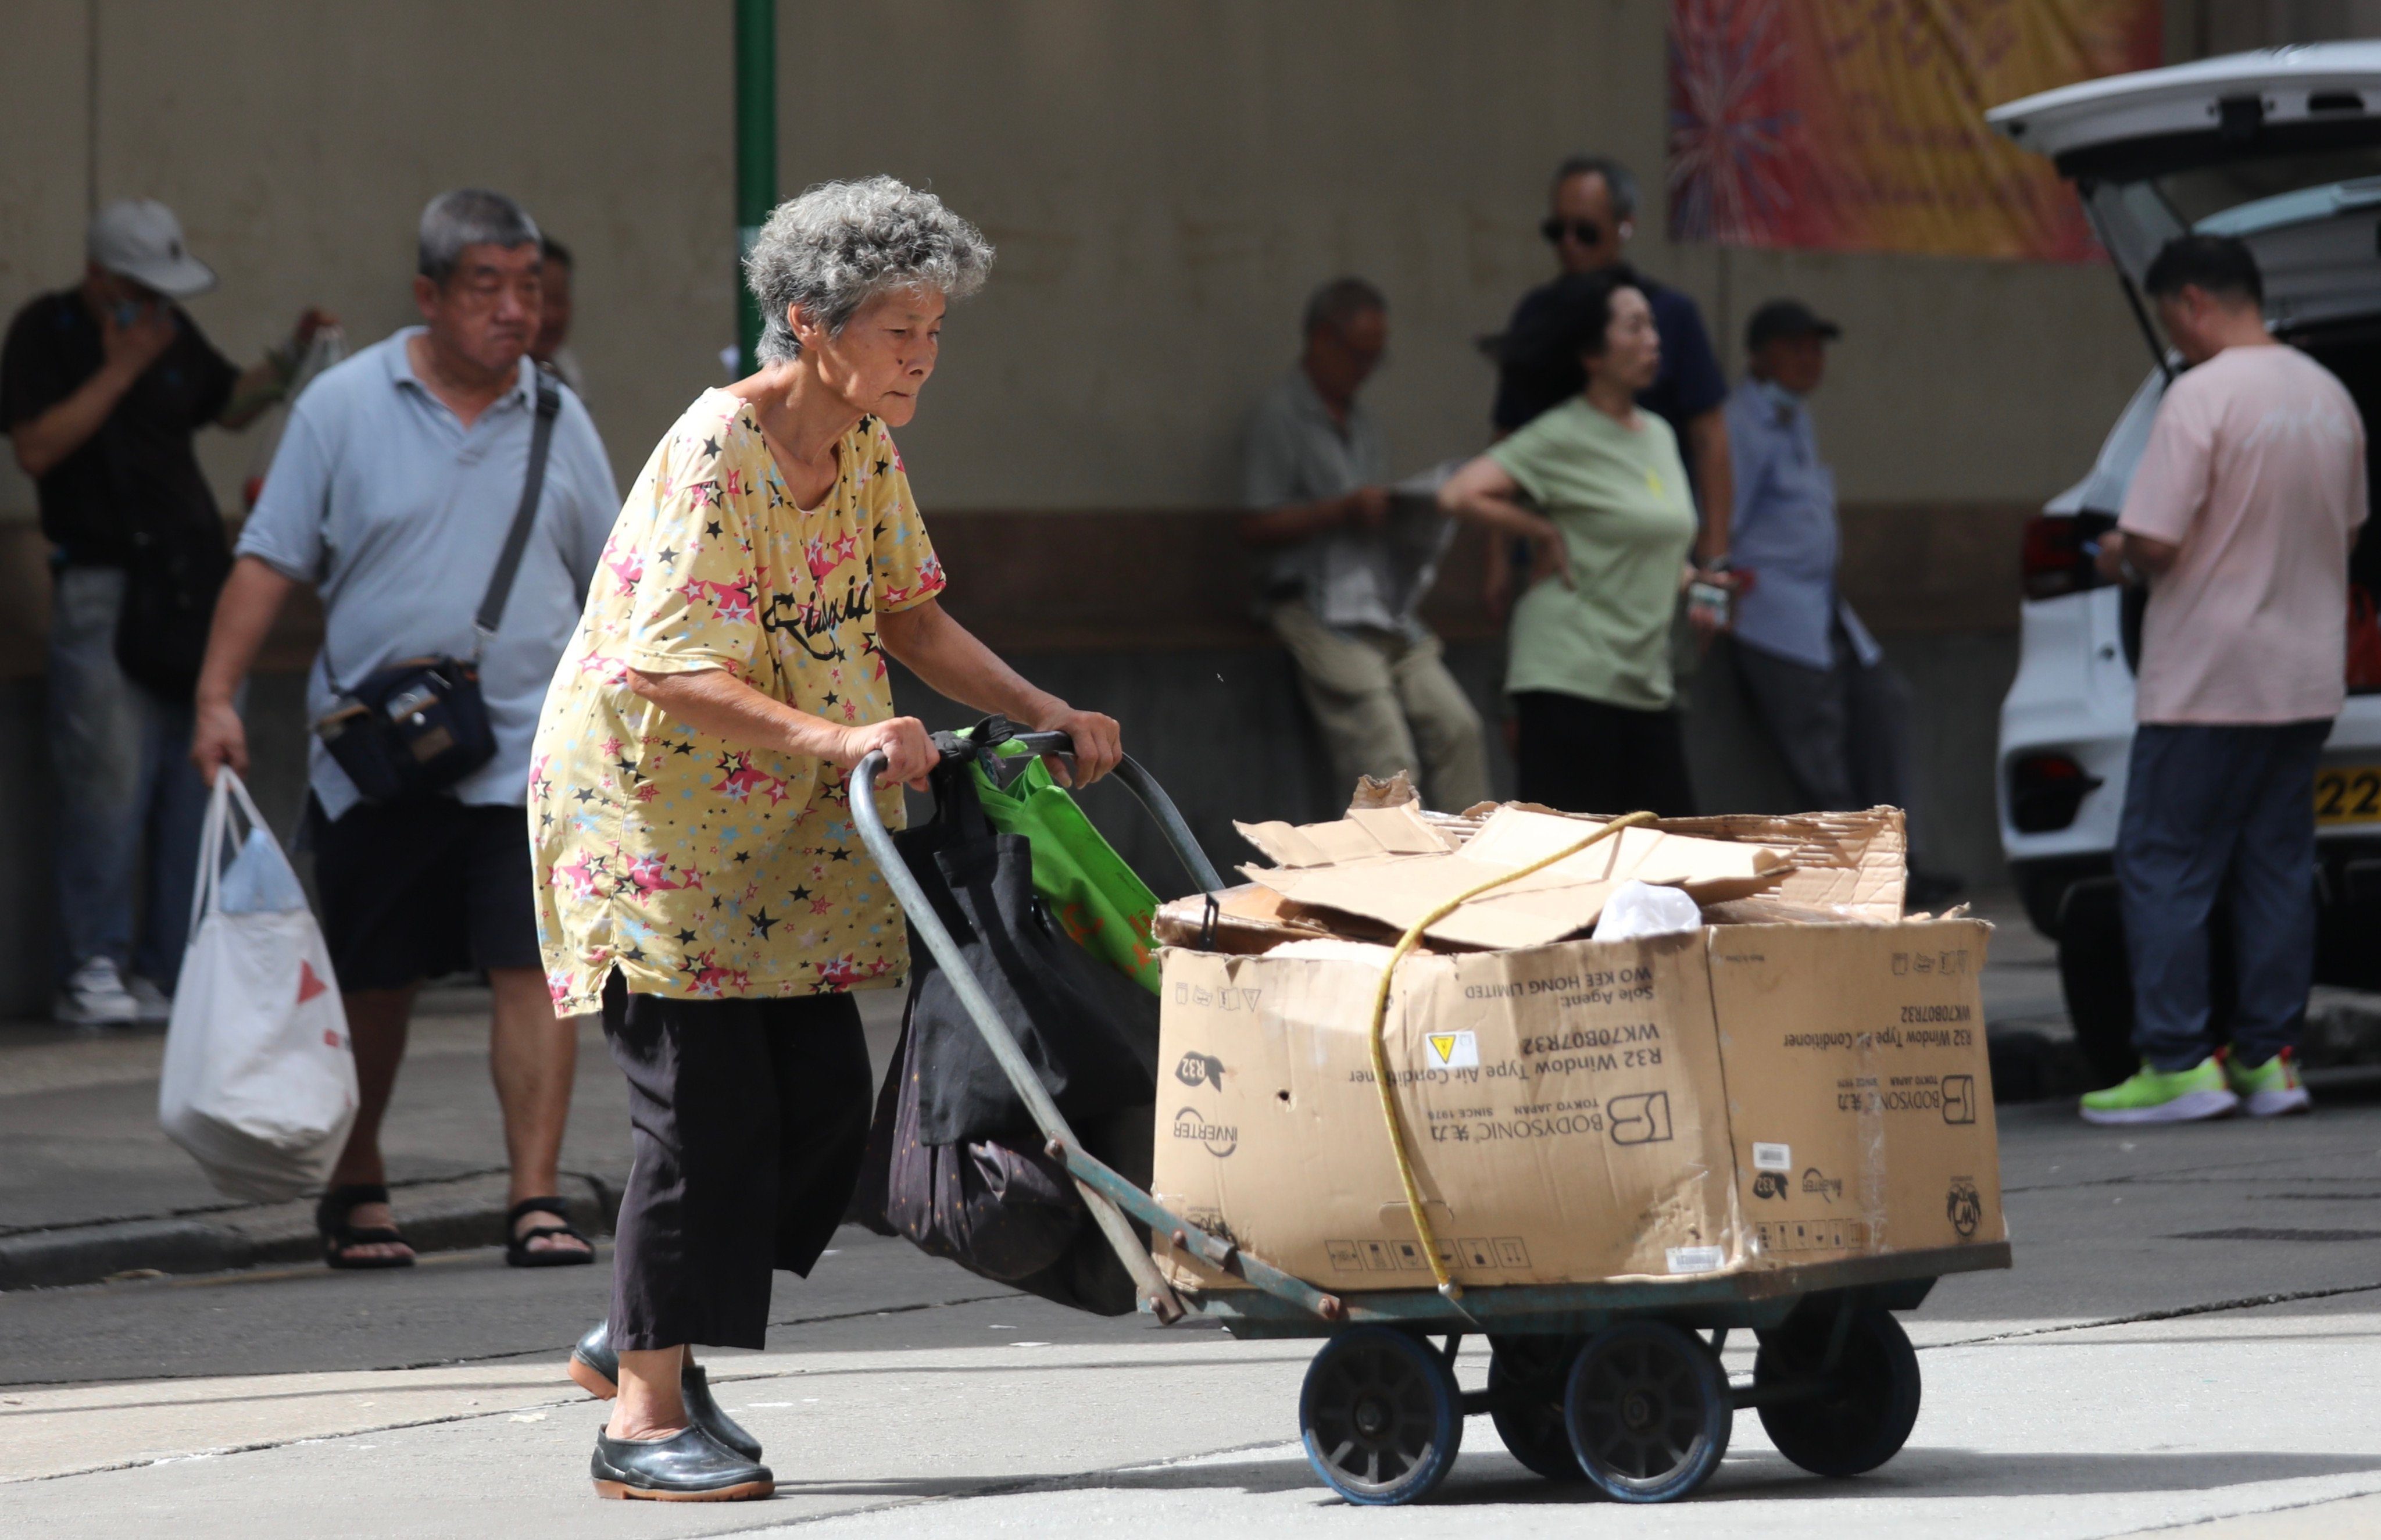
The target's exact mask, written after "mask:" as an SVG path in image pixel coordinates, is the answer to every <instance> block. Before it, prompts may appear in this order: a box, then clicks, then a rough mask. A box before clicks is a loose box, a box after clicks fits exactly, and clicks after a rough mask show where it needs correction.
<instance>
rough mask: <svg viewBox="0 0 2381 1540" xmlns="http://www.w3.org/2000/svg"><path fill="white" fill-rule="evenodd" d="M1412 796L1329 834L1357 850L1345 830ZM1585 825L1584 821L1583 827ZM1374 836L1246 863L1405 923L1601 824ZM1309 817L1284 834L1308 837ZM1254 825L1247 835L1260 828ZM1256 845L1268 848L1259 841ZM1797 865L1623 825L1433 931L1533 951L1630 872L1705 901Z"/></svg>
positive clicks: (1280, 844)
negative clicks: (1441, 847) (1319, 856)
mask: <svg viewBox="0 0 2381 1540" xmlns="http://www.w3.org/2000/svg"><path fill="white" fill-rule="evenodd" d="M1409 808H1410V804H1409V805H1408V806H1401V807H1398V808H1392V809H1382V810H1378V811H1377V812H1370V813H1361V814H1356V815H1351V817H1350V818H1349V819H1344V820H1341V821H1340V824H1338V825H1320V826H1321V827H1324V828H1328V829H1331V830H1333V831H1334V832H1333V834H1332V835H1331V836H1330V839H1331V841H1334V842H1341V843H1342V848H1360V845H1359V841H1357V840H1356V839H1355V838H1354V837H1351V836H1349V835H1348V834H1347V832H1346V828H1347V825H1350V824H1354V823H1355V822H1356V819H1357V818H1358V817H1363V818H1369V819H1374V820H1380V821H1383V822H1386V820H1387V819H1389V818H1391V817H1393V816H1395V815H1398V814H1406V813H1408V812H1409ZM1582 824H1584V825H1586V826H1584V827H1583V826H1582ZM1358 826H1359V827H1360V828H1362V829H1364V830H1366V831H1367V837H1371V838H1372V839H1373V840H1374V853H1372V854H1365V855H1358V856H1355V857H1353V858H1351V859H1348V860H1343V861H1338V862H1324V863H1310V864H1300V865H1291V864H1288V863H1287V862H1286V863H1285V864H1284V865H1283V866H1280V867H1276V868H1272V869H1265V868H1258V867H1249V868H1244V870H1245V871H1246V872H1247V874H1248V875H1250V876H1251V877H1252V878H1254V879H1255V880H1256V881H1257V882H1259V883H1261V884H1263V885H1264V886H1265V887H1267V888H1270V889H1272V890H1273V891H1274V892H1276V893H1278V894H1280V895H1282V896H1283V897H1284V898H1289V899H1291V900H1293V901H1295V902H1296V903H1298V904H1300V905H1305V906H1310V907H1315V908H1324V909H1332V910H1338V911H1344V912H1346V913H1349V914H1351V915H1356V916H1359V917H1361V918H1363V919H1368V920H1373V921H1377V922H1381V923H1386V924H1387V925H1390V926H1392V927H1394V928H1396V929H1398V930H1403V929H1404V928H1405V927H1406V926H1409V925H1411V924H1413V923H1415V922H1416V921H1418V920H1421V919H1422V917H1423V916H1425V915H1427V914H1428V913H1430V912H1431V911H1433V910H1435V909H1436V908H1438V907H1439V906H1440V905H1442V904H1444V903H1446V902H1447V901H1448V900H1450V899H1452V898H1456V897H1457V896H1458V895H1459V894H1461V893H1464V892H1467V891H1469V890H1470V889H1471V888H1474V887H1477V886H1480V885H1481V884H1482V883H1484V882H1486V881H1488V880H1490V879H1491V878H1493V877H1495V876H1496V875H1497V874H1500V873H1506V872H1512V871H1517V870H1520V868H1522V867H1525V866H1528V865H1530V864H1532V863H1533V862H1537V861H1540V860H1543V859H1545V857H1547V856H1549V855H1552V854H1554V853H1555V852H1556V851H1557V850H1560V849H1563V848H1564V847H1566V846H1569V845H1572V844H1576V843H1577V842H1578V841H1579V840H1580V838H1581V837H1582V836H1584V835H1585V834H1587V833H1590V832H1592V830H1593V828H1594V827H1595V826H1597V825H1595V824H1594V823H1593V821H1592V820H1580V819H1575V818H1568V817H1565V816H1563V815H1561V814H1558V813H1541V812H1535V811H1532V810H1530V809H1525V808H1519V807H1503V808H1499V809H1497V810H1496V813H1493V814H1491V815H1490V816H1489V817H1488V819H1487V820H1486V821H1485V822H1484V824H1483V825H1481V827H1480V829H1479V832H1478V833H1476V834H1474V835H1473V836H1472V837H1471V838H1470V839H1468V840H1466V841H1465V842H1464V844H1463V847H1462V848H1461V849H1459V850H1454V851H1442V852H1440V853H1436V854H1423V853H1393V852H1391V851H1389V850H1388V849H1386V846H1385V845H1383V844H1382V843H1381V840H1382V837H1383V835H1382V834H1381V833H1374V832H1372V825H1358ZM1314 827H1316V826H1314V825H1310V826H1309V828H1307V829H1294V830H1290V831H1289V832H1290V833H1291V834H1294V835H1299V836H1311V835H1312V833H1313V829H1314ZM1407 829H1420V830H1422V832H1423V833H1424V834H1426V835H1428V836H1429V837H1431V838H1433V839H1436V838H1437V835H1436V833H1435V831H1432V830H1431V829H1430V828H1429V826H1428V825H1425V824H1423V823H1422V821H1421V819H1420V818H1419V816H1418V815H1417V816H1413V817H1412V820H1411V823H1410V825H1392V826H1391V827H1390V828H1389V829H1387V830H1386V833H1387V834H1389V835H1391V836H1394V837H1403V836H1404V831H1405V830H1407ZM1257 832H1261V831H1251V832H1250V837H1251V840H1252V843H1255V842H1256V833H1257ZM1273 845H1274V849H1276V850H1277V851H1279V852H1281V853H1282V854H1285V855H1300V856H1303V855H1305V854H1306V853H1308V851H1309V850H1319V849H1325V843H1324V842H1322V841H1314V840H1312V839H1310V840H1309V841H1308V843H1307V844H1306V845H1305V846H1300V845H1298V844H1297V843H1295V842H1293V841H1290V840H1287V839H1281V838H1275V839H1274V840H1273ZM1260 848H1261V849H1262V848H1264V847H1263V846H1260ZM1789 870H1790V867H1789V862H1788V859H1787V856H1786V852H1785V851H1783V850H1781V849H1776V848H1773V847H1769V846H1764V845H1758V844H1753V843H1751V842H1746V841H1723V840H1712V839H1701V838H1695V837H1689V836H1683V835H1677V834H1671V833H1667V832H1666V831H1663V830H1659V829H1651V828H1630V829H1624V830H1622V831H1621V832H1620V833H1619V834H1618V835H1616V836H1614V837H1612V838H1610V839H1607V840H1605V841H1603V842H1601V843H1599V844H1596V845H1594V846H1591V847H1590V848H1589V849H1585V850H1582V851H1581V852H1579V853H1578V854H1577V855H1574V856H1570V857H1569V858H1567V859H1565V860H1562V861H1559V862H1556V863H1555V864H1554V865H1552V866H1550V867H1548V868H1546V869H1545V871H1543V872H1537V873H1533V874H1531V875H1529V876H1526V877H1522V878H1520V879H1517V880H1516V881H1515V882H1513V883H1511V884H1510V885H1508V886H1506V887H1503V888H1500V889H1498V890H1496V891H1495V892H1492V893H1489V894H1486V895H1484V897H1481V898H1474V899H1472V900H1471V901H1470V902H1469V903H1466V904H1464V905H1463V906H1462V907H1461V908H1459V909H1458V910H1457V911H1454V912H1453V913H1452V914H1449V915H1447V917H1446V918H1445V919H1443V920H1441V921H1439V922H1438V923H1436V924H1435V925H1433V926H1432V927H1431V928H1430V931H1429V933H1428V934H1429V935H1430V936H1431V938H1432V939H1434V940H1436V941H1441V942H1446V943H1449V944H1452V945H1457V946H1465V947H1531V946H1539V945H1543V944H1544V943H1546V942H1550V941H1555V940H1557V939H1559V938H1561V937H1563V936H1566V935H1571V934H1573V933H1575V932H1578V931H1581V930H1583V929H1585V928H1587V927H1588V926H1590V925H1593V924H1594V923H1595V921H1596V918H1597V916H1599V915H1600V914H1602V913H1603V912H1604V902H1605V899H1606V898H1607V897H1608V896H1609V895H1610V894H1611V892H1612V890H1613V889H1614V888H1615V887H1617V886H1619V885H1620V884H1621V883H1623V882H1628V881H1631V880H1635V881H1639V882H1652V883H1662V884H1669V885H1674V886H1679V887H1681V888H1684V889H1685V890H1686V892H1687V893H1688V894H1689V895H1690V896H1691V897H1693V898H1695V899H1696V900H1697V901H1698V902H1705V901H1718V900H1720V899H1724V898H1744V897H1747V896H1749V895H1751V894H1753V893H1759V892H1764V891H1767V890H1769V889H1772V888H1775V887H1777V886H1778V885H1779V884H1780V883H1781V882H1782V881H1784V880H1785V878H1786V876H1787V874H1788V873H1789Z"/></svg>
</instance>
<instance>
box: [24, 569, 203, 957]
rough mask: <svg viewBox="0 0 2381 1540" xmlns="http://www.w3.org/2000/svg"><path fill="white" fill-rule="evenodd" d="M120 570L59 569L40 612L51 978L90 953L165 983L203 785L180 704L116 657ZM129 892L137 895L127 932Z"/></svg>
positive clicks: (183, 915)
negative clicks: (51, 835)
mask: <svg viewBox="0 0 2381 1540" xmlns="http://www.w3.org/2000/svg"><path fill="white" fill-rule="evenodd" d="M123 603H124V574H123V573H122V572H121V571H118V570H116V568H108V567H69V568H65V569H64V570H62V571H60V572H59V573H58V574H57V581H56V584H55V587H54V589H53V590H52V609H51V615H50V681H49V682H50V722H49V727H50V760H51V764H52V767H53V770H54V772H55V777H56V782H57V796H58V806H57V826H56V830H55V865H56V870H57V885H58V920H59V930H60V933H61V935H60V940H61V943H62V945H61V947H60V948H59V950H60V953H61V956H60V958H59V965H60V976H61V977H63V976H65V975H66V974H69V973H71V972H74V970H76V969H77V968H79V967H81V966H82V965H83V964H84V963H86V962H88V961H90V960H91V959H92V958H95V957H104V958H108V959H112V960H114V961H115V962H116V965H117V966H118V967H119V968H120V967H125V966H129V967H130V969H131V970H132V972H136V973H139V974H140V975H142V976H143V977H145V978H148V979H151V980H153V981H154V982H155V983H156V984H158V985H159V986H160V987H161V988H164V989H166V990H168V991H170V990H171V989H172V988H173V987H174V979H175V975H176V974H177V973H179V972H181V968H182V946H183V943H184V941H185V940H186V938H187V933H188V931H189V923H190V890H191V886H192V884H193V882H194V881H195V880H196V878H197V875H198V863H199V834H200V832H201V825H202V824H203V823H204V821H205V818H206V811H207V788H206V786H205V784H204V783H203V782H201V780H200V779H199V773H198V771H197V770H196V769H195V768H193V767H192V765H191V764H190V727H191V710H190V703H189V702H187V701H183V702H178V703H177V702H170V701H167V700H165V699H164V698H162V697H160V696H157V695H154V694H152V693H151V692H150V691H146V690H144V689H142V688H141V687H140V686H139V685H137V684H134V683H133V682H132V681H131V680H130V679H128V678H125V677H124V670H123V669H121V668H119V667H117V666H116V613H117V611H118V610H119V609H121V608H122V607H123ZM136 895H139V896H141V897H144V898H145V899H146V902H145V903H143V904H142V905H141V906H140V907H141V908H142V909H143V910H144V911H145V912H144V913H143V915H142V916H141V923H140V929H139V934H138V937H137V940H136V936H135V933H134V927H133V911H134V907H135V898H136Z"/></svg>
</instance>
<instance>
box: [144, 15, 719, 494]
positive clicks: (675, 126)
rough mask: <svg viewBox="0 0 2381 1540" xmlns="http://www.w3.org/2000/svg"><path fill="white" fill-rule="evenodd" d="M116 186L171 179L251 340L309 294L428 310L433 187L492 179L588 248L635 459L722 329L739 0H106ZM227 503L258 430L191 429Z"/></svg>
mask: <svg viewBox="0 0 2381 1540" xmlns="http://www.w3.org/2000/svg"><path fill="white" fill-rule="evenodd" d="M101 15H102V18H103V19H102V36H101V54H100V60H101V71H100V79H101V103H102V129H101V135H100V177H99V179H100V188H101V193H102V196H103V197H116V196H122V195H127V194H149V195H153V196H155V197H159V198H163V199H165V200H166V201H167V202H171V203H172V204H173V205H174V206H175V208H176V209H177V211H178V212H179V213H180V214H181V215H182V218H183V220H184V222H185V224H186V226H188V228H189V237H190V242H191V245H192V247H193V249H195V250H196V251H199V252H200V253H201V255H202V256H203V257H204V258H205V259H206V260H207V261H209V262H210V263H214V265H215V267H216V268H217V269H218V271H220V272H221V273H222V274H223V276H224V283H223V287H221V288H219V289H218V290H216V291H215V293H214V294H212V295H209V296H207V297H205V298H204V299H200V300H197V301H195V302H194V303H193V304H192V305H191V307H190V309H191V312H192V313H193V314H194V315H196V316H197V317H198V319H199V321H200V323H201V325H203V326H204V327H205V328H206V329H207V331H208V333H209V335H210V336H213V337H214V339H215V341H216V343H217V345H218V346H219V347H221V348H224V349H225V350H226V352H228V353H229V354H231V355H232V356H233V357H234V358H235V359H237V360H238V361H243V362H245V361H248V360H250V359H251V358H253V357H254V356H255V355H256V353H257V351H258V350H259V349H261V348H263V346H264V345H265V344H267V343H268V342H270V341H272V340H273V339H275V337H277V336H283V335H285V334H286V332H287V327H288V325H289V323H290V322H291V320H292V319H294V318H295V316H296V314H297V312H298V311H299V308H300V307H301V306H302V305H303V304H305V303H307V302H310V301H311V302H318V303H321V304H324V305H326V306H328V307H329V308H331V309H333V310H335V311H336V312H338V314H339V315H340V316H341V318H342V319H343V320H344V321H345V322H346V323H347V325H348V335H349V336H350V338H351V339H353V340H354V341H356V342H358V343H363V342H369V341H372V340H374V339H377V338H379V337H381V336H386V335H387V334H388V332H389V331H391V330H392V329H394V328H396V327H397V326H400V325H405V324H409V323H411V322H412V321H413V320H415V319H416V316H415V312H414V311H413V306H412V299H411V297H410V293H409V281H410V278H411V275H412V272H413V263H414V252H413V241H414V228H415V222H416V221H417V219H418V218H419V217H420V214H421V205H422V204H423V203H424V202H426V201H427V200H428V199H429V198H430V197H431V196H432V195H433V194H435V193H436V192H438V191H440V190H442V189H446V188H450V187H456V186H460V185H465V184H477V185H482V186H487V187H493V188H495V189H499V190H502V191H505V192H508V193H510V194H512V195H513V196H515V197H518V198H519V199H520V200H521V201H522V202H524V203H525V204H527V205H528V207H529V209H530V211H531V214H534V215H535V216H536V217H537V218H538V219H539V221H540V222H541V223H542V224H543V225H545V226H549V227H550V228H552V229H553V230H554V232H555V233H556V234H557V235H559V236H560V237H562V238H564V239H566V240H568V242H570V244H571V245H572V247H573V248H574V250H575V251H578V252H579V254H580V275H579V277H580V284H579V303H580V314H581V315H582V316H583V317H584V318H585V321H584V324H583V325H582V326H581V328H580V332H579V335H578V338H577V340H578V342H579V344H580V354H581V357H582V360H583V361H584V362H585V364H586V366H587V371H588V375H589V380H590V394H591V395H592V397H593V405H594V409H595V412H596V417H597V421H598V422H599V423H600V424H601V425H602V426H603V428H604V431H605V434H606V437H607V440H608V441H609V442H610V443H611V445H612V447H613V450H614V462H615V466H616V468H617V469H618V470H620V471H623V472H624V473H625V472H633V471H634V470H635V469H636V467H637V466H638V465H639V464H641V462H642V460H643V458H644V455H645V452H646V451H647V450H648V449H649V448H650V447H651V446H652V443H653V439H654V438H656V437H657V436H658V435H659V434H660V432H661V430H662V428H663V427H664V426H665V425H666V424H667V422H668V421H669V420H670V418H671V417H672V416H673V415H674V414H675V412H676V410H677V409H678V407H679V406H680V405H682V404H683V403H684V400H685V399H686V398H687V397H690V396H691V395H692V394H693V392H694V391H695V390H696V389H698V388H700V386H701V385H703V384H706V383H709V382H711V381H713V380H714V379H716V378H719V377H720V376H721V370H720V365H719V361H718V353H719V349H720V348H721V347H722V346H723V345H725V344H726V343H727V342H728V341H730V340H731V338H732V329H733V321H732V310H731V299H732V290H731V287H730V284H731V281H732V236H731V234H729V233H728V232H729V229H730V215H729V191H728V187H729V184H728V172H729V160H730V149H731V145H730V139H729V126H730V125H729V117H730V110H731V102H732V92H731V90H730V76H729V72H728V60H729V40H728V26H727V18H728V11H727V7H726V6H712V5H685V6H678V5H671V6H655V5H647V4H640V3H638V0H576V3H574V4H571V5H569V6H557V5H546V4H532V3H529V0H493V3H492V0H408V3H407V4H405V5H402V6H348V5H332V4H320V5H301V4H291V3H289V0H141V3H140V4H137V5H135V4H128V3H123V0H110V3H106V4H105V5H104V8H103V10H102V12H101ZM201 444H202V445H203V446H205V453H204V458H205V459H206V462H207V464H208V466H209V469H210V471H211V472H212V473H213V476H214V481H215V483H216V485H217V486H218V488H219V489H221V491H222V492H223V493H224V495H225V496H226V501H227V502H228V500H229V498H230V496H231V495H232V493H233V491H234V489H235V488H236V487H237V486H238V481H239V478H240V476H241V474H242V473H243V472H244V471H245V470H246V467H247V465H248V459H249V455H250V446H249V445H248V443H247V442H246V441H244V440H242V439H238V438H235V437H232V436H230V435H226V434H221V433H211V434H203V435H201Z"/></svg>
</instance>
